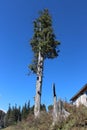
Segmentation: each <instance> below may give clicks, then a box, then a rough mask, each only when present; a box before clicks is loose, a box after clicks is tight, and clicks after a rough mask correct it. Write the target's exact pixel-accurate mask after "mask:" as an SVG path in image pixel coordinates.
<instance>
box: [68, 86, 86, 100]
mask: <svg viewBox="0 0 87 130" xmlns="http://www.w3.org/2000/svg"><path fill="white" fill-rule="evenodd" d="M86 90H87V84H85V85H84V86H83V87H82V88H81V89H80V91H78V92H77V93H76V94H75V95H74V96H73V97H72V98H71V99H70V101H75V100H76V99H77V98H78V97H79V96H80V95H82V94H83V93H84V92H85V91H86Z"/></svg>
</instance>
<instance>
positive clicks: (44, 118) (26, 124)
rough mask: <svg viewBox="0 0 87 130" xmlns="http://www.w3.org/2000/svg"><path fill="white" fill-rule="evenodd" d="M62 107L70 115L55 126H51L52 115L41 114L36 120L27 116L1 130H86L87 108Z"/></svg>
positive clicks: (32, 116) (31, 116)
mask: <svg viewBox="0 0 87 130" xmlns="http://www.w3.org/2000/svg"><path fill="white" fill-rule="evenodd" d="M64 107H65V108H66V110H67V111H69V112H70V113H71V114H70V116H69V117H68V118H67V119H66V120H64V121H62V122H61V123H60V122H58V123H57V124H56V125H55V126H52V113H47V112H42V113H41V116H40V118H38V119H35V118H34V115H29V116H28V118H27V119H26V120H24V121H22V122H19V123H17V124H16V125H14V126H10V127H7V128H5V129H3V130H87V108H86V107H84V106H80V107H79V108H76V107H74V106H71V105H69V104H65V106H64Z"/></svg>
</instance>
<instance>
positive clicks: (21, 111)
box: [0, 101, 46, 128]
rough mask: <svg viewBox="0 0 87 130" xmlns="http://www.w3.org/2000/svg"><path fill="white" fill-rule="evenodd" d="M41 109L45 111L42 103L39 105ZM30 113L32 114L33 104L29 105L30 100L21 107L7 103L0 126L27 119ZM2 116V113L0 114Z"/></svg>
mask: <svg viewBox="0 0 87 130" xmlns="http://www.w3.org/2000/svg"><path fill="white" fill-rule="evenodd" d="M41 110H42V111H46V106H45V105H44V104H43V105H41ZM31 114H34V106H32V107H30V101H29V102H27V103H25V104H24V105H23V106H22V107H21V106H17V105H16V104H15V106H11V105H10V104H9V107H8V111H7V113H6V114H4V116H3V118H1V119H2V121H1V124H0V127H1V128H2V127H8V126H10V125H14V124H16V123H18V122H21V121H22V120H25V119H27V117H28V116H29V115H31ZM0 116H1V117H2V114H1V115H0Z"/></svg>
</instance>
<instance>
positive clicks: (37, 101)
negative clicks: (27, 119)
mask: <svg viewBox="0 0 87 130" xmlns="http://www.w3.org/2000/svg"><path fill="white" fill-rule="evenodd" d="M43 61H44V58H43V56H42V55H41V52H40V51H39V55H38V64H37V81H36V96H35V107H34V115H35V118H37V117H39V115H40V105H41V91H42V76H43Z"/></svg>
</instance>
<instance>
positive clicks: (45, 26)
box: [29, 9, 60, 73]
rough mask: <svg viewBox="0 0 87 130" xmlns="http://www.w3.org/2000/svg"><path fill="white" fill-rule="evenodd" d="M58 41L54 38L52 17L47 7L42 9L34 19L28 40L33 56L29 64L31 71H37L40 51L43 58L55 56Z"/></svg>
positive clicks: (57, 50) (57, 51)
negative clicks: (31, 33) (32, 29)
mask: <svg viewBox="0 0 87 130" xmlns="http://www.w3.org/2000/svg"><path fill="white" fill-rule="evenodd" d="M59 44H60V42H59V41H57V40H56V37H55V34H54V32H53V28H52V18H51V16H50V14H49V11H48V9H44V10H43V11H41V12H40V13H39V17H38V18H37V19H36V20H35V21H34V35H33V37H32V39H31V41H30V45H31V47H32V51H33V52H34V58H33V61H32V64H31V65H30V66H29V68H30V69H31V71H33V72H34V73H36V72H37V61H38V53H39V51H40V53H41V55H42V56H43V58H44V59H46V58H55V57H57V56H58V53H59V49H58V45H59Z"/></svg>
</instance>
